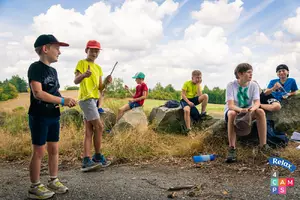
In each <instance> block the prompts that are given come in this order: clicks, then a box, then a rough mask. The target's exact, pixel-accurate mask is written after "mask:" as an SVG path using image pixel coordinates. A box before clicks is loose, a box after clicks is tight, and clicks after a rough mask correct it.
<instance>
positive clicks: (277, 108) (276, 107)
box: [273, 103, 281, 111]
mask: <svg viewBox="0 0 300 200" xmlns="http://www.w3.org/2000/svg"><path fill="white" fill-rule="evenodd" d="M273 106H274V108H273V111H279V110H280V109H281V105H280V104H279V103H274V104H273Z"/></svg>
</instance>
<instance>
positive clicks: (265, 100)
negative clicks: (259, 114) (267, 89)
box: [260, 92, 280, 104]
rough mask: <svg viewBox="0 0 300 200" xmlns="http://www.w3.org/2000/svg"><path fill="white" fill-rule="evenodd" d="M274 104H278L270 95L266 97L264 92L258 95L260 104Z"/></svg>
mask: <svg viewBox="0 0 300 200" xmlns="http://www.w3.org/2000/svg"><path fill="white" fill-rule="evenodd" d="M274 102H278V103H280V102H279V101H278V100H277V99H275V98H274V96H273V95H272V94H269V95H266V94H265V93H264V92H262V93H260V103H261V104H272V103H274Z"/></svg>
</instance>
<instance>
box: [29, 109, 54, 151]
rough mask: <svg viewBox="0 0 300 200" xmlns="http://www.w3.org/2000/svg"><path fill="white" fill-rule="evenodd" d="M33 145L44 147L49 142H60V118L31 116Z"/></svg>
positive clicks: (30, 125)
mask: <svg viewBox="0 0 300 200" xmlns="http://www.w3.org/2000/svg"><path fill="white" fill-rule="evenodd" d="M29 128H30V132H31V140H32V144H34V145H39V146H42V145H44V144H46V141H47V142H58V141H59V117H41V116H32V115H29Z"/></svg>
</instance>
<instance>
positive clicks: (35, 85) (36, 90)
mask: <svg viewBox="0 0 300 200" xmlns="http://www.w3.org/2000/svg"><path fill="white" fill-rule="evenodd" d="M30 86H31V90H32V94H33V96H34V98H36V99H38V100H42V101H45V102H48V103H54V104H62V105H67V106H69V107H72V106H75V105H76V101H75V100H74V99H71V98H67V97H66V98H63V97H57V96H54V95H52V94H49V93H47V92H45V91H43V89H42V84H41V83H40V82H38V81H31V82H30Z"/></svg>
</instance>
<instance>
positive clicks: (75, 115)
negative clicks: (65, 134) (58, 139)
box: [60, 108, 116, 130]
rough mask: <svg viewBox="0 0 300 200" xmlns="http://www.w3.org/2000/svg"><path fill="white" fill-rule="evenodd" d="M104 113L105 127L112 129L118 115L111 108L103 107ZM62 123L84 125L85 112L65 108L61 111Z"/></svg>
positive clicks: (101, 114)
mask: <svg viewBox="0 0 300 200" xmlns="http://www.w3.org/2000/svg"><path fill="white" fill-rule="evenodd" d="M103 110H104V113H100V119H101V120H102V122H103V123H104V129H105V130H110V129H112V127H113V126H114V125H115V123H116V115H115V114H114V112H113V111H111V110H110V109H109V108H103ZM60 118H61V124H62V127H63V126H68V125H70V124H71V123H72V124H75V125H76V127H77V128H80V127H82V125H83V114H82V112H80V111H78V110H76V109H75V108H70V109H65V110H64V111H62V112H61V117H60Z"/></svg>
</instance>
